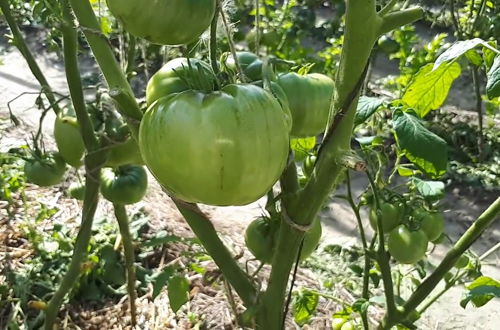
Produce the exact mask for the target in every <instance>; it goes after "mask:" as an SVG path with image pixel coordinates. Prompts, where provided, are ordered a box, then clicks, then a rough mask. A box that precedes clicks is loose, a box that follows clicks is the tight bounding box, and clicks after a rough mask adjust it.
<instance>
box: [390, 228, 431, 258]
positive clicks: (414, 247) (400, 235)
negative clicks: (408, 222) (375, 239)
mask: <svg viewBox="0 0 500 330" xmlns="http://www.w3.org/2000/svg"><path fill="white" fill-rule="evenodd" d="M428 244H429V239H428V238H427V235H426V234H425V232H424V231H423V230H421V229H419V230H416V231H410V230H409V229H408V228H407V227H406V226H405V225H399V226H398V227H396V228H395V229H393V230H392V231H391V232H390V234H389V238H388V239H387V246H388V249H389V253H390V254H391V256H392V257H393V258H394V259H396V261H398V262H400V263H402V264H414V263H416V262H417V261H419V260H420V259H422V258H423V257H424V256H425V253H426V252H427V245H428Z"/></svg>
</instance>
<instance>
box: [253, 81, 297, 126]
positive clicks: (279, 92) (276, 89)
mask: <svg viewBox="0 0 500 330" xmlns="http://www.w3.org/2000/svg"><path fill="white" fill-rule="evenodd" d="M255 85H257V86H259V87H264V86H263V82H262V80H259V81H256V82H255ZM270 85H271V92H272V94H273V95H274V97H275V98H276V99H277V100H278V102H279V104H280V105H281V108H282V109H283V113H284V114H285V119H286V124H287V126H288V131H290V130H291V129H292V124H293V122H292V113H291V112H290V106H289V104H288V99H287V97H286V95H285V92H283V89H282V88H281V87H280V86H279V85H278V84H277V83H275V82H273V81H271V84H270Z"/></svg>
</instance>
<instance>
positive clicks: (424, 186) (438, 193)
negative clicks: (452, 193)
mask: <svg viewBox="0 0 500 330" xmlns="http://www.w3.org/2000/svg"><path fill="white" fill-rule="evenodd" d="M413 184H414V185H415V187H416V188H417V191H418V192H419V193H420V195H422V197H424V198H426V199H430V200H438V199H441V198H443V197H444V183H443V182H441V181H424V180H421V179H419V178H415V177H413Z"/></svg>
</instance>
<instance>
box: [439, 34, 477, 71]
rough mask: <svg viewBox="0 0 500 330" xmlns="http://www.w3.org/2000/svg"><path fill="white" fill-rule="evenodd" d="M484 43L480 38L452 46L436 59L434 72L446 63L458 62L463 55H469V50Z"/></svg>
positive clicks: (462, 41)
mask: <svg viewBox="0 0 500 330" xmlns="http://www.w3.org/2000/svg"><path fill="white" fill-rule="evenodd" d="M482 43H484V40H483V39H480V38H474V39H470V40H460V41H457V42H455V43H454V44H453V45H451V47H450V48H448V49H447V50H446V51H445V52H443V53H442V54H441V55H439V57H438V58H437V59H436V62H435V63H434V65H433V68H432V71H434V70H437V69H438V68H439V67H440V66H441V64H443V63H445V62H448V61H453V60H456V59H457V58H459V57H460V56H462V55H463V54H465V53H467V52H468V51H469V50H471V49H474V48H476V47H477V46H478V45H481V44H482Z"/></svg>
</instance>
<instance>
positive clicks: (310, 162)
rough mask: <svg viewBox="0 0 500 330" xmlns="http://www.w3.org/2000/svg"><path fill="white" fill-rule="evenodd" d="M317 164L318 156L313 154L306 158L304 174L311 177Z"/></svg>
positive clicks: (303, 167)
mask: <svg viewBox="0 0 500 330" xmlns="http://www.w3.org/2000/svg"><path fill="white" fill-rule="evenodd" d="M315 164H316V156H314V155H311V156H308V157H307V158H306V160H305V161H304V164H303V165H302V169H303V170H304V174H305V175H306V176H307V177H310V176H311V174H312V172H313V170H314V165H315Z"/></svg>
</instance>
